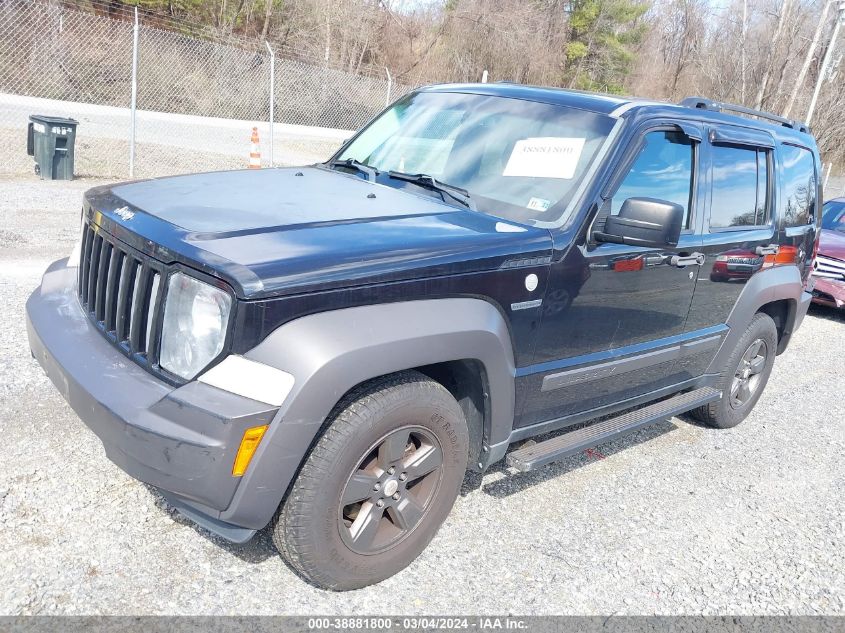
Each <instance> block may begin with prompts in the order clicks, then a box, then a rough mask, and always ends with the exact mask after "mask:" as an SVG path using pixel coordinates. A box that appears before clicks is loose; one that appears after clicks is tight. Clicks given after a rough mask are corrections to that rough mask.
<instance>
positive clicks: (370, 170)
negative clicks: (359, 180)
mask: <svg viewBox="0 0 845 633" xmlns="http://www.w3.org/2000/svg"><path fill="white" fill-rule="evenodd" d="M329 167H349V168H350V169H357V170H358V171H360V172H361V173H362V174H366V175H367V180H369V181H370V182H375V181H376V176H378V174H379V171H378V169H376V168H375V167H370V166H369V165H365V164H364V163H362V162H361V161H360V160H358V159H357V158H346V159H344V160H333V161H332V162H330V163H329Z"/></svg>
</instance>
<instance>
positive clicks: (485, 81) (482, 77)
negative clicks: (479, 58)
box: [481, 69, 487, 84]
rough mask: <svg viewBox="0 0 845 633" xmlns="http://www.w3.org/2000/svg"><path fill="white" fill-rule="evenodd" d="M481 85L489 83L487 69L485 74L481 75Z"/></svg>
mask: <svg viewBox="0 0 845 633" xmlns="http://www.w3.org/2000/svg"><path fill="white" fill-rule="evenodd" d="M481 83H483V84H486V83H487V70H486V69H485V70H484V72H483V73H481Z"/></svg>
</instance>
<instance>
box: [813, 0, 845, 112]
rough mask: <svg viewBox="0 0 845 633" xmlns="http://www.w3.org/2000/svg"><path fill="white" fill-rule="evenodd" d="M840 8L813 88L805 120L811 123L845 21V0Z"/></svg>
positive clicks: (840, 1)
mask: <svg viewBox="0 0 845 633" xmlns="http://www.w3.org/2000/svg"><path fill="white" fill-rule="evenodd" d="M838 4H839V6H838V9H837V15H836V26H834V27H833V35H831V36H830V44H828V46H827V52H826V53H825V55H824V61H822V67H821V70H820V71H819V76H818V78H817V79H816V89H815V90H813V98H812V99H811V100H810V108H809V109H808V110H807V117H806V119H805V122H806V123H807V124H808V125H809V124H810V119H812V118H813V112H814V111H815V109H816V101H818V98H819V92H820V91H821V89H822V84H823V83H824V80H825V77H826V76H827V71H828V68H829V67H830V60H831V59H833V50H834V49H835V48H836V38H837V37H838V36H839V27H840V26H842V23H843V22H845V0H838Z"/></svg>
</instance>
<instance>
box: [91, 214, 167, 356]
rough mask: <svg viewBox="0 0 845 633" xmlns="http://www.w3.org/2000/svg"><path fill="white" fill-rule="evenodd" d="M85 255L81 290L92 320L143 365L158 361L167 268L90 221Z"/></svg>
mask: <svg viewBox="0 0 845 633" xmlns="http://www.w3.org/2000/svg"><path fill="white" fill-rule="evenodd" d="M81 252H82V254H81V258H80V266H79V276H78V289H77V290H78V295H79V302H80V304H81V305H82V307H83V309H84V310H85V311H86V312H87V313H88V317H89V318H90V319H91V320H92V321H93V322H94V323H95V324H96V325H97V326H98V327H99V329H100V330H101V331H102V332H103V333H104V334H105V336H106V337H107V338H108V339H109V340H110V341H111V342H112V343H114V344H116V345H117V346H118V347H119V348H120V349H121V350H122V351H123V352H124V353H127V354H129V355H130V356H131V357H133V358H134V359H135V360H136V361H137V362H139V363H140V364H142V365H151V364H154V363H155V362H157V360H158V349H157V347H158V341H159V338H160V337H159V333H158V328H159V327H160V325H159V324H160V318H159V312H160V311H161V306H162V298H161V295H162V294H163V288H164V283H163V282H164V279H163V278H164V277H165V276H166V268H165V267H164V266H163V265H162V264H160V263H159V262H157V261H156V260H153V259H151V258H149V257H148V256H146V255H144V254H142V253H140V252H138V251H135V250H134V249H132V248H131V247H129V246H127V245H124V244H123V243H122V242H119V241H118V240H116V239H115V238H113V237H112V236H111V235H109V234H108V233H106V232H104V231H102V230H101V229H99V228H98V227H95V226H94V225H92V224H90V223H86V225H85V230H84V232H83V236H82V244H81Z"/></svg>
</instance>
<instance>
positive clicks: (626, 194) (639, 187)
mask: <svg viewBox="0 0 845 633" xmlns="http://www.w3.org/2000/svg"><path fill="white" fill-rule="evenodd" d="M693 157H694V147H693V142H692V140H691V139H690V138H689V137H688V136H687V135H686V134H683V133H682V132H669V131H654V132H649V133H647V134H646V135H645V139H644V145H643V147H642V149H641V150H640V153H639V155H638V156H637V158H636V160H635V161H634V164H633V165H632V166H631V169H630V171H629V172H628V175H626V176H625V179H624V180H623V181H622V184H621V185H620V186H619V189H618V190H617V191H616V193H615V194H613V200H612V201H611V207H610V213H611V215H617V214H618V213H619V210H620V209H621V208H622V203H624V202H625V200H627V199H628V198H641V197H646V198H658V199H660V200H668V201H669V202H675V203H677V204H679V205H681V206H682V207H683V208H684V223H683V227H684V228H689V226H690V206H691V205H690V201H691V199H692V174H693V171H692V170H693Z"/></svg>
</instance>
